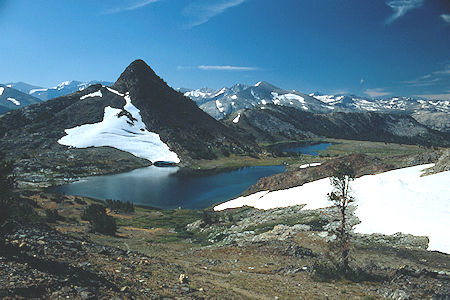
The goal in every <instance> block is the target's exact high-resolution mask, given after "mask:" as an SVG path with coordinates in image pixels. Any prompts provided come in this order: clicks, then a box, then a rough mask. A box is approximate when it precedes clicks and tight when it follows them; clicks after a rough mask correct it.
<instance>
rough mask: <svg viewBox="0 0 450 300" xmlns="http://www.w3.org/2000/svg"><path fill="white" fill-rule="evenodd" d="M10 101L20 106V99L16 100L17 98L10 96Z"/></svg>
mask: <svg viewBox="0 0 450 300" xmlns="http://www.w3.org/2000/svg"><path fill="white" fill-rule="evenodd" d="M8 101H11V102H12V103H13V104H14V105H17V106H19V105H20V101H19V100H16V99H14V98H8Z"/></svg>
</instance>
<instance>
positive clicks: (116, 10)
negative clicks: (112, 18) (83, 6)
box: [103, 0, 161, 15]
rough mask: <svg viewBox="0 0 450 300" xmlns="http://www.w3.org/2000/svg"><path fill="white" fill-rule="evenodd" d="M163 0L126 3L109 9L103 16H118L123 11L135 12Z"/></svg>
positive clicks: (142, 0) (141, 0)
mask: <svg viewBox="0 0 450 300" xmlns="http://www.w3.org/2000/svg"><path fill="white" fill-rule="evenodd" d="M158 1H161V0H140V1H133V2H130V1H126V3H127V4H126V5H123V6H120V7H114V8H109V9H107V10H105V11H103V14H105V15H112V14H117V13H120V12H122V11H127V10H135V9H138V8H142V7H144V6H147V5H149V4H152V3H155V2H158Z"/></svg>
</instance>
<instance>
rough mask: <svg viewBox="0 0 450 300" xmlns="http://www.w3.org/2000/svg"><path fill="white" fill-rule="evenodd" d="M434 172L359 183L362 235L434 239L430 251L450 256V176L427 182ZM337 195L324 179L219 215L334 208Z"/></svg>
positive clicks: (241, 201) (240, 202) (249, 200)
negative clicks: (250, 209) (240, 210)
mask: <svg viewBox="0 0 450 300" xmlns="http://www.w3.org/2000/svg"><path fill="white" fill-rule="evenodd" d="M431 166H432V165H421V166H415V167H409V168H404V169H398V170H393V171H389V172H385V173H381V174H377V175H366V176H362V177H360V178H357V179H355V181H354V182H352V184H351V187H352V190H353V194H354V196H355V198H356V200H357V209H356V215H357V216H358V218H359V219H360V221H361V223H360V224H359V225H357V226H356V232H360V233H369V234H370V233H382V234H394V233H397V232H402V233H407V234H413V235H419V236H428V237H429V238H430V244H429V250H438V251H443V252H446V253H450V240H449V239H448V232H447V228H450V219H449V218H448V213H449V210H450V201H449V198H448V195H450V187H449V186H448V184H447V183H448V182H449V181H450V171H446V172H441V173H437V174H433V175H428V176H421V175H422V170H423V169H425V168H428V167H431ZM331 190H332V186H331V184H330V179H329V178H324V179H320V180H317V181H313V182H310V183H306V184H304V185H302V186H297V187H294V188H290V189H286V190H280V191H273V192H270V191H262V192H258V193H255V194H252V195H249V196H242V197H239V198H236V199H234V200H230V201H227V202H225V203H222V204H220V205H217V206H216V207H214V210H224V209H227V208H234V207H242V206H244V205H248V206H253V207H256V208H260V209H271V208H276V207H286V206H292V205H299V204H306V207H305V208H306V209H318V208H324V207H328V206H331V203H330V202H328V201H327V193H328V192H330V191H331ZM373 191H377V192H376V193H374V192H373ZM387 207H388V208H389V209H386V208H387ZM380 218H382V219H383V221H382V222H380Z"/></svg>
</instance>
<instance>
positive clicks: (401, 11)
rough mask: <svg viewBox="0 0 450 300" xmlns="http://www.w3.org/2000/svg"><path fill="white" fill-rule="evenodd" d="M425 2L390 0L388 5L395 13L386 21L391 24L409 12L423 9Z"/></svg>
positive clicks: (419, 0)
mask: <svg viewBox="0 0 450 300" xmlns="http://www.w3.org/2000/svg"><path fill="white" fill-rule="evenodd" d="M423 1H424V0H390V1H387V2H386V5H387V6H389V7H390V8H392V10H393V11H394V13H393V14H392V15H391V16H390V17H389V18H387V19H386V24H391V23H392V22H394V21H395V20H397V19H398V18H400V17H402V16H404V15H405V14H406V13H407V12H408V11H410V10H411V9H414V8H418V7H421V6H422V4H423Z"/></svg>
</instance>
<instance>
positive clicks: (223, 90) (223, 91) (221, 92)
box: [213, 88, 227, 97]
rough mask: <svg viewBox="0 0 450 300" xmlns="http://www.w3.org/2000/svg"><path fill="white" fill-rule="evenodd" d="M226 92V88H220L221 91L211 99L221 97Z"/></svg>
mask: <svg viewBox="0 0 450 300" xmlns="http://www.w3.org/2000/svg"><path fill="white" fill-rule="evenodd" d="M226 90H227V89H226V88H222V89H221V90H220V91H218V92H217V93H216V94H215V95H214V96H213V97H217V96H220V95H222V94H223V93H225V91H226Z"/></svg>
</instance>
